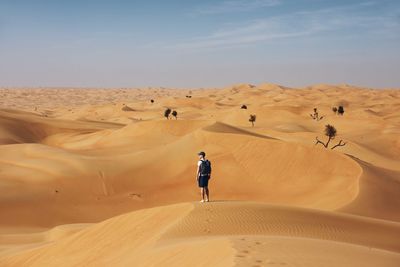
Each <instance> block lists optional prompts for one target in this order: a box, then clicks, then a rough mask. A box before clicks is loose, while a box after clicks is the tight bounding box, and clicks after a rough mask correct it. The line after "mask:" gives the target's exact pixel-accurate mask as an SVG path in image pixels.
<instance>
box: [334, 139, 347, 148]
mask: <svg viewBox="0 0 400 267" xmlns="http://www.w3.org/2000/svg"><path fill="white" fill-rule="evenodd" d="M342 142H343V140H340V141H339V143H337V144H336V145H334V146H333V147H332V148H331V149H334V148H335V147H338V146H345V145H346V144H347V143H346V142H343V143H342Z"/></svg>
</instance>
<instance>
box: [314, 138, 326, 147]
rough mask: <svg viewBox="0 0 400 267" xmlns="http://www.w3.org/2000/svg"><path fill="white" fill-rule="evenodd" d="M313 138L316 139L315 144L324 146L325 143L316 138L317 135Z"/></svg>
mask: <svg viewBox="0 0 400 267" xmlns="http://www.w3.org/2000/svg"><path fill="white" fill-rule="evenodd" d="M315 139H316V140H317V142H315V145H318V144H321V145H323V146H324V147H325V148H326V145H325V143H324V142H322V141H321V140H319V139H318V136H316V137H315Z"/></svg>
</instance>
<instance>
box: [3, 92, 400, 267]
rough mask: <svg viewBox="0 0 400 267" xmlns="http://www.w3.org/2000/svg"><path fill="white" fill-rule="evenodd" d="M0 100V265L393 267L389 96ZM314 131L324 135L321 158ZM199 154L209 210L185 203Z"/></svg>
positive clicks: (395, 100) (396, 211) (399, 204)
mask: <svg viewBox="0 0 400 267" xmlns="http://www.w3.org/2000/svg"><path fill="white" fill-rule="evenodd" d="M0 96H1V98H0V214H1V218H0V266H254V267H255V266H305V267H311V266H379V267H384V266H396V267H397V266H400V198H399V195H400V90H398V89H379V90H378V89H371V88H360V87H356V86H350V85H314V86H309V87H306V88H289V87H284V86H281V85H275V84H260V85H249V84H240V85H233V86H228V87H225V88H201V89H195V88H192V89H174V88H81V89H79V88H0ZM188 96H190V97H188ZM151 99H153V100H154V103H151V101H150V100H151ZM242 105H246V106H247V109H242V108H241V106H242ZM340 105H341V106H343V107H344V110H345V112H344V115H343V116H341V115H338V114H335V113H334V112H333V111H332V107H334V106H336V107H337V106H340ZM166 108H171V109H172V110H176V111H177V112H178V116H177V119H175V118H171V119H166V118H165V117H164V110H165V109H166ZM313 108H318V112H319V115H320V116H323V118H322V119H321V120H314V119H312V118H311V116H310V114H311V113H312V112H313ZM251 114H256V115H257V119H256V122H255V125H254V127H252V125H251V123H250V122H249V116H250V115H251ZM327 124H330V125H333V126H334V127H335V128H336V130H337V136H336V137H335V138H334V139H333V140H332V141H331V143H330V145H329V147H328V148H325V147H323V146H322V145H321V144H318V145H316V144H315V143H316V137H318V138H319V139H320V140H322V141H324V142H325V141H326V140H327V136H325V135H324V129H325V126H326V125H327ZM339 140H343V141H344V142H345V143H346V145H345V146H339V147H336V148H335V149H333V150H332V149H330V148H331V146H332V145H335V144H337V143H338V142H339ZM201 150H204V151H205V152H206V153H207V158H209V159H210V160H211V162H212V164H213V174H212V179H211V181H210V191H211V202H209V203H199V202H198V201H199V192H198V191H199V190H198V187H197V185H196V181H195V171H196V167H197V166H196V163H197V160H198V157H197V152H199V151H201Z"/></svg>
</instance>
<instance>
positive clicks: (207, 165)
mask: <svg viewBox="0 0 400 267" xmlns="http://www.w3.org/2000/svg"><path fill="white" fill-rule="evenodd" d="M197 155H198V156H199V161H198V162H197V174H196V180H197V182H198V184H199V187H200V188H201V189H200V194H201V198H202V199H201V201H200V202H208V201H209V200H210V193H209V191H208V180H210V178H211V162H210V161H209V160H208V159H206V158H205V157H206V153H204V152H203V151H201V152H199V153H197ZM204 197H205V198H204Z"/></svg>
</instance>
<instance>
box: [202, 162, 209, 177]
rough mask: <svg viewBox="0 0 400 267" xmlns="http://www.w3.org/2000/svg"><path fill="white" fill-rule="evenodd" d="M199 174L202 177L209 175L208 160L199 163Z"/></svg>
mask: <svg viewBox="0 0 400 267" xmlns="http://www.w3.org/2000/svg"><path fill="white" fill-rule="evenodd" d="M200 174H201V175H203V176H205V175H210V174H211V162H210V161H209V160H208V159H206V160H202V161H201V164H200Z"/></svg>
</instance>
